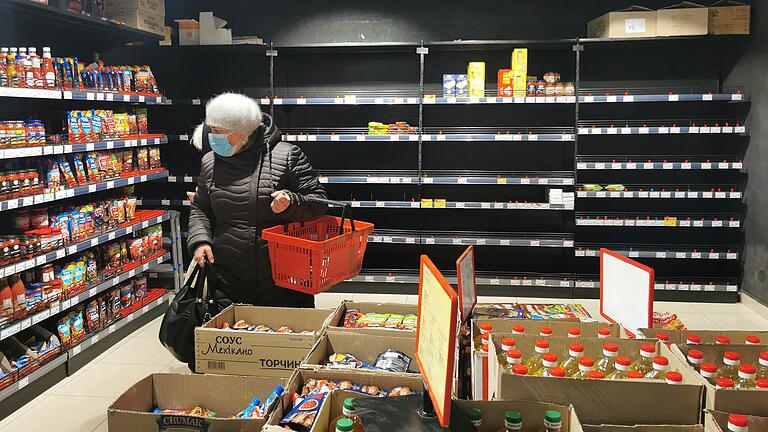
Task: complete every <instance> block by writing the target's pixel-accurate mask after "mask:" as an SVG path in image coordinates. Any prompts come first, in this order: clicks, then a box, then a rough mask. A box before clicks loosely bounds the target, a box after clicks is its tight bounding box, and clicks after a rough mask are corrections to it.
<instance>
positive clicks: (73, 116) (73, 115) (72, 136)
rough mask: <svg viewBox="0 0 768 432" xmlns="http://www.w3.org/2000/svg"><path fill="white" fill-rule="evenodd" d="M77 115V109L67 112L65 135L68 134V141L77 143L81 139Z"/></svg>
mask: <svg viewBox="0 0 768 432" xmlns="http://www.w3.org/2000/svg"><path fill="white" fill-rule="evenodd" d="M79 117H80V112H79V111H68V112H67V135H69V142H71V143H77V142H80V141H81V140H82V129H80V120H79Z"/></svg>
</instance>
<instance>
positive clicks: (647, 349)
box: [640, 344, 656, 357]
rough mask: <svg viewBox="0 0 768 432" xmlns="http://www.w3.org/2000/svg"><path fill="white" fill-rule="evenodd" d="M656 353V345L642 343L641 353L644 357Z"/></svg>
mask: <svg viewBox="0 0 768 432" xmlns="http://www.w3.org/2000/svg"><path fill="white" fill-rule="evenodd" d="M654 354H656V347H655V346H653V345H651V344H642V345H641V346H640V355H642V356H643V357H653V356H654Z"/></svg>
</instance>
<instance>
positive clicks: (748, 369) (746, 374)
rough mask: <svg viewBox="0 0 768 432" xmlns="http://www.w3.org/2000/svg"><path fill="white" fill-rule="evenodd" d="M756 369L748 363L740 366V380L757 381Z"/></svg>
mask: <svg viewBox="0 0 768 432" xmlns="http://www.w3.org/2000/svg"><path fill="white" fill-rule="evenodd" d="M756 372H757V371H756V369H755V367H754V366H752V365H751V364H748V363H743V364H740V365H739V378H742V379H755V373H756Z"/></svg>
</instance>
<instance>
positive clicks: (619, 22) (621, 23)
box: [587, 6, 656, 39]
mask: <svg viewBox="0 0 768 432" xmlns="http://www.w3.org/2000/svg"><path fill="white" fill-rule="evenodd" d="M654 36H656V11H654V10H651V9H648V8H645V7H642V6H630V7H628V8H626V9H622V10H619V11H615V12H608V13H607V14H605V15H602V16H600V17H597V18H595V19H593V20H592V21H590V22H588V23H587V37H590V38H614V39H616V38H643V37H654Z"/></svg>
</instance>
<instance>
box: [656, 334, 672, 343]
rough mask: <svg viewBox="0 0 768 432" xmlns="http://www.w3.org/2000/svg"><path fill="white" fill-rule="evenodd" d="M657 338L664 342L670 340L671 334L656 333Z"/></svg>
mask: <svg viewBox="0 0 768 432" xmlns="http://www.w3.org/2000/svg"><path fill="white" fill-rule="evenodd" d="M656 339H658V340H660V341H662V342H669V335H668V334H666V333H656Z"/></svg>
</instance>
